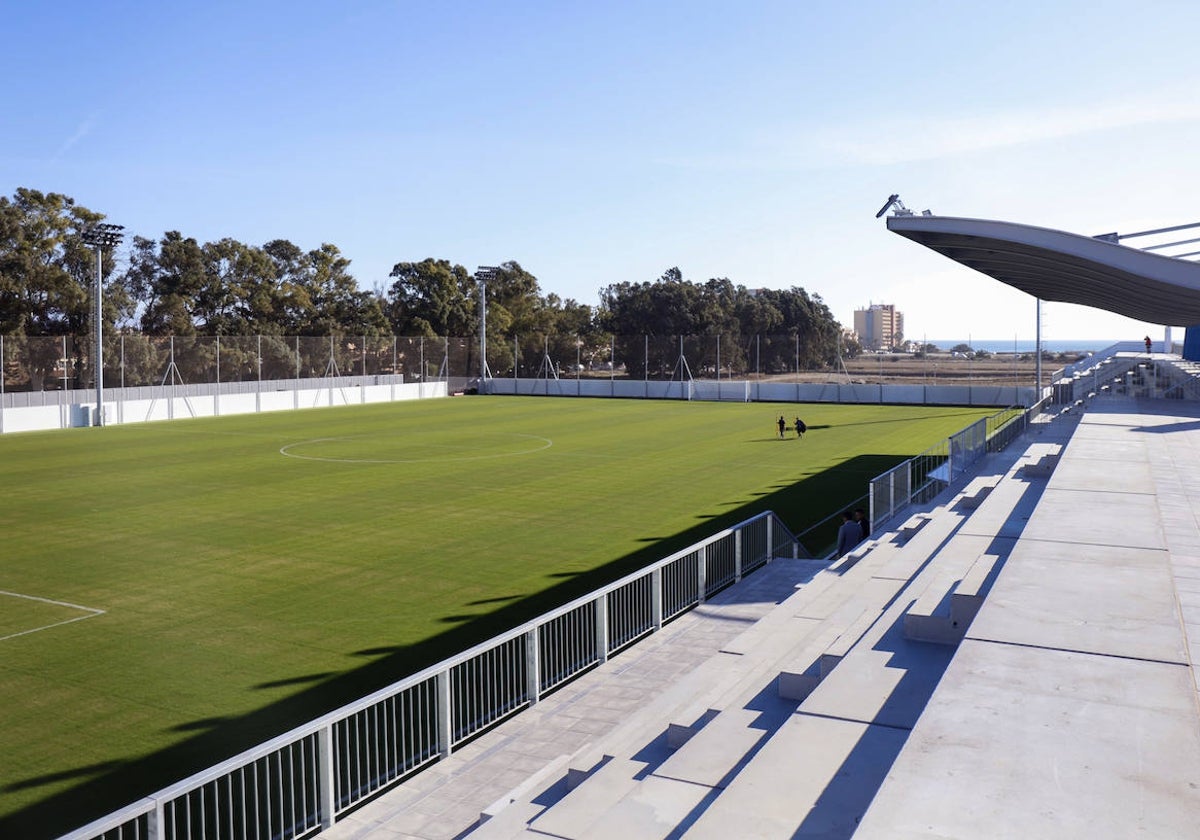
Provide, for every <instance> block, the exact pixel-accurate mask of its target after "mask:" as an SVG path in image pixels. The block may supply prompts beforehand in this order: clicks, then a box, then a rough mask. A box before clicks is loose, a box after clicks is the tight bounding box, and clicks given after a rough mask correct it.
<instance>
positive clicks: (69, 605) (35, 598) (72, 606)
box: [0, 589, 105, 642]
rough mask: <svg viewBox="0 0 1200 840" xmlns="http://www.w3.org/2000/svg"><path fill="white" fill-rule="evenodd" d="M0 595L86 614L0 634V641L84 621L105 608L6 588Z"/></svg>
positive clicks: (0, 590) (99, 613) (101, 613)
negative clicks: (11, 590)
mask: <svg viewBox="0 0 1200 840" xmlns="http://www.w3.org/2000/svg"><path fill="white" fill-rule="evenodd" d="M0 595H7V596H9V597H10V598H24V599H25V600H26V601H40V602H41V603H43V604H52V605H54V606H56V607H67V608H68V609H72V610H81V611H83V612H85V613H87V615H77V616H75V617H74V618H68V619H64V620H63V621H56V622H54V623H53V624H44V625H42V626H41V627H34V628H33V629H31V630H22V631H21V632H19V633H10V634H8V635H7V636H0V642H3V641H7V640H8V639H15V638H17V637H18V636H28V635H29V634H30V633H40V632H41V631H42V630H49V629H50V628H52V627H62V626H63V625H64V624H74V623H75V622H76V621H84V620H86V619H89V618H95V617H96V616H98V615H104V614H105V610H100V609H96V608H95V607H85V606H82V605H80V604H72V603H70V602H69V601H55V600H54V599H53V598H41V597H39V596H37V595H22V594H21V593H20V592H9V591H8V590H6V589H0Z"/></svg>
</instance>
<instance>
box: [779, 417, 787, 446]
mask: <svg viewBox="0 0 1200 840" xmlns="http://www.w3.org/2000/svg"><path fill="white" fill-rule="evenodd" d="M778 425H779V439H780V440H783V436H784V434H785V433H786V432H787V421H786V420H784V419H783V415H782V414H780V415H779V422H778Z"/></svg>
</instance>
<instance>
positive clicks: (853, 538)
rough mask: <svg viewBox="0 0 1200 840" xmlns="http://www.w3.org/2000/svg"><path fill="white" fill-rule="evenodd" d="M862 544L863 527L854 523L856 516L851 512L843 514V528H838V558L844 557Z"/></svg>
mask: <svg viewBox="0 0 1200 840" xmlns="http://www.w3.org/2000/svg"><path fill="white" fill-rule="evenodd" d="M860 542H862V527H861V526H860V525H859V524H858V523H857V522H855V521H854V514H852V513H851V512H850V511H848V510H847V511H844V512H843V513H842V527H840V528H838V537H837V556H838V557H843V556H845V554H846V553H847V552H848V551H850V549H852V548H854V546H856V545H858V544H859V543H860Z"/></svg>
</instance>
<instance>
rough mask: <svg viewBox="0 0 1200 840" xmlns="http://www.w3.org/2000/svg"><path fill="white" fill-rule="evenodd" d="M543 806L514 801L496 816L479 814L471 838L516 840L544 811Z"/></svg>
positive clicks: (479, 839)
mask: <svg viewBox="0 0 1200 840" xmlns="http://www.w3.org/2000/svg"><path fill="white" fill-rule="evenodd" d="M542 810H543V809H542V806H540V805H534V804H533V803H532V802H514V803H512V804H511V805H509V806H508V807H507V808H505V809H504V810H503V811H501V812H499V813H498V814H496V815H495V816H490V817H486V818H485V816H484V815H483V814H480V816H479V824H478V825H477V826H476V827H475V828H473V829H471V833H470V835H469V836H470V837H471V840H514V838H517V837H521V836H523V835H525V834H526V833H527V830H528V828H529V823H530V822H531V821H532V820H533V819H535V818H536V817H537V816H538V814H540V813H541V812H542Z"/></svg>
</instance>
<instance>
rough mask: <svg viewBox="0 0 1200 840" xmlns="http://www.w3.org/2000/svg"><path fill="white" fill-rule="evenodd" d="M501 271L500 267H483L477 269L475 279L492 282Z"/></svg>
mask: <svg viewBox="0 0 1200 840" xmlns="http://www.w3.org/2000/svg"><path fill="white" fill-rule="evenodd" d="M499 271H500V269H499V267H497V266H494V265H481V266H479V267H478V268H477V269H475V279H476V280H483V281H485V282H486V281H488V280H491V279H492V278H493V277H495V276H496V274H497V273H498V272H499Z"/></svg>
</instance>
